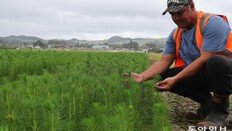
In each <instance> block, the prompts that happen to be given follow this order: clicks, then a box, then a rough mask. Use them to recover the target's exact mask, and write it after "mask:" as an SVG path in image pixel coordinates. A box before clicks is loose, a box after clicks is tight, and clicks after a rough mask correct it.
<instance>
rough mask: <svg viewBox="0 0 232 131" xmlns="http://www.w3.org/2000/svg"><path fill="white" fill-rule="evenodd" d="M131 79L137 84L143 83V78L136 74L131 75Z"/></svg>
mask: <svg viewBox="0 0 232 131" xmlns="http://www.w3.org/2000/svg"><path fill="white" fill-rule="evenodd" d="M131 78H133V79H134V80H135V81H136V82H137V83H141V82H143V80H144V79H143V76H142V75H141V74H137V73H131Z"/></svg>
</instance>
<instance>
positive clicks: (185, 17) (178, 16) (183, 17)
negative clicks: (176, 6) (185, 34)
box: [170, 6, 194, 30]
mask: <svg viewBox="0 0 232 131" xmlns="http://www.w3.org/2000/svg"><path fill="white" fill-rule="evenodd" d="M192 13H193V12H192V10H191V8H190V7H189V6H184V7H183V8H182V9H181V10H180V11H178V12H176V13H171V12H170V15H171V16H172V20H173V21H174V22H175V24H176V25H177V26H178V27H179V28H182V29H187V30H189V29H191V28H192V27H193V26H194V25H193V15H192Z"/></svg>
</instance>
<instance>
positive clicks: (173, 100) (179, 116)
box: [163, 92, 232, 131]
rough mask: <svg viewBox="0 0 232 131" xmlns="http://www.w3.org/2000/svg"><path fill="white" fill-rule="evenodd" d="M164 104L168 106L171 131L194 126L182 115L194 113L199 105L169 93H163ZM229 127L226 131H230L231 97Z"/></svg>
mask: <svg viewBox="0 0 232 131" xmlns="http://www.w3.org/2000/svg"><path fill="white" fill-rule="evenodd" d="M163 96H164V99H165V102H166V103H167V106H168V112H169V118H170V119H169V120H170V121H171V123H172V124H173V131H187V130H188V128H189V126H195V124H194V123H191V122H187V121H186V120H185V118H184V114H185V113H186V112H188V111H193V112H194V111H196V109H197V108H198V107H199V104H198V103H196V102H194V101H192V100H191V99H188V98H184V97H181V96H178V95H175V94H172V93H169V92H165V93H163ZM229 111H230V115H229V120H230V125H229V129H227V131H232V124H231V123H232V97H230V110H229Z"/></svg>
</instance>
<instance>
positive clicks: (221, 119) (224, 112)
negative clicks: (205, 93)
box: [197, 94, 230, 127]
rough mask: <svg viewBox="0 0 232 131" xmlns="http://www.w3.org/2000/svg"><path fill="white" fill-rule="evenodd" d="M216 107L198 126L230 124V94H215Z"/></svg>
mask: <svg viewBox="0 0 232 131" xmlns="http://www.w3.org/2000/svg"><path fill="white" fill-rule="evenodd" d="M213 101H214V107H213V109H212V111H211V112H210V113H209V115H208V116H207V117H206V119H205V120H204V121H202V122H200V123H198V124H197V126H198V127H200V126H201V127H210V126H214V127H215V126H217V127H220V126H221V127H222V126H223V127H224V126H227V125H228V116H229V104H230V103H229V96H224V95H217V94H214V97H213Z"/></svg>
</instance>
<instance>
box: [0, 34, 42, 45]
mask: <svg viewBox="0 0 232 131" xmlns="http://www.w3.org/2000/svg"><path fill="white" fill-rule="evenodd" d="M0 40H1V41H3V42H6V43H9V44H14V43H32V42H35V41H37V40H43V39H41V38H38V37H35V36H25V35H20V36H14V35H11V36H7V37H0Z"/></svg>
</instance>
